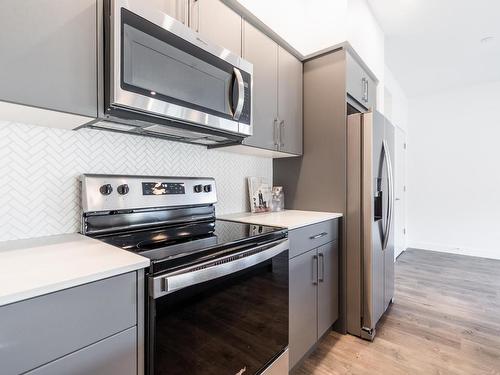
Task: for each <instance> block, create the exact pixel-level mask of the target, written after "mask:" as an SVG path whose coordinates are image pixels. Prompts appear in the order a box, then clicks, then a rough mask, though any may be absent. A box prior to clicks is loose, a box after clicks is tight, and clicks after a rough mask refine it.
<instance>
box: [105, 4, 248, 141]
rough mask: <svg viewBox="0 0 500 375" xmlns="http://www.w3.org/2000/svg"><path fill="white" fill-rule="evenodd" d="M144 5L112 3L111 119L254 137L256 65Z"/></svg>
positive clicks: (110, 51) (109, 85)
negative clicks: (122, 116) (119, 116)
mask: <svg viewBox="0 0 500 375" xmlns="http://www.w3.org/2000/svg"><path fill="white" fill-rule="evenodd" d="M145 3H147V2H144V1H143V0H108V3H107V7H108V8H107V10H106V13H109V17H110V18H109V21H110V25H109V32H108V33H107V34H108V39H107V42H108V43H107V45H106V49H107V58H108V62H107V67H108V71H107V73H108V75H109V78H108V93H107V95H106V97H107V100H108V102H109V103H107V108H108V112H109V113H112V109H113V108H116V109H125V110H127V109H128V110H133V111H137V112H140V113H146V114H149V115H154V116H159V117H162V118H167V119H170V120H174V121H180V122H184V123H190V124H197V125H201V126H204V127H207V128H211V129H216V130H222V131H229V132H232V133H237V134H241V135H251V134H252V126H251V103H250V101H251V88H252V87H251V86H252V71H253V67H252V64H250V63H249V62H247V61H245V60H243V59H242V58H241V57H239V56H237V55H235V54H233V53H231V52H230V51H228V50H226V49H224V48H221V47H217V46H215V45H211V44H210V43H208V42H206V41H204V40H202V39H201V38H200V36H199V35H198V34H197V33H195V32H194V31H193V30H191V29H189V28H188V27H186V26H185V25H183V24H182V23H181V22H178V21H177V20H175V19H173V18H171V17H169V16H168V15H166V14H164V13H162V12H161V11H159V10H156V9H155V8H153V7H151V5H149V6H148V4H145ZM146 130H147V129H146Z"/></svg>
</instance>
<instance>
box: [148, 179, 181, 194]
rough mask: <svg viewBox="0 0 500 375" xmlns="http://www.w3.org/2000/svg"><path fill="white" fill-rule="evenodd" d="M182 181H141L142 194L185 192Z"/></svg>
mask: <svg viewBox="0 0 500 375" xmlns="http://www.w3.org/2000/svg"><path fill="white" fill-rule="evenodd" d="M185 186H186V184H184V183H183V182H143V183H142V195H169V194H186V188H185Z"/></svg>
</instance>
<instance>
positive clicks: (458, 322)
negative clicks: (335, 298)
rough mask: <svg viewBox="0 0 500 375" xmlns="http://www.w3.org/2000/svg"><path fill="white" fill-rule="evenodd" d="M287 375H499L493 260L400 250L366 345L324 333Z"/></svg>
mask: <svg viewBox="0 0 500 375" xmlns="http://www.w3.org/2000/svg"><path fill="white" fill-rule="evenodd" d="M293 374H294V375H305V374H315V375H326V374H329V375H330V374H387V375H389V374H426V375H427V374H429V375H431V374H466V375H476V374H500V261H498V260H490V259H484V258H474V257H467V256H462V255H454V254H445V253H438V252H431V251H422V250H414V249H410V250H407V251H406V252H405V253H403V254H402V255H401V256H400V257H399V258H398V260H397V262H396V292H395V298H394V304H393V305H392V306H391V307H390V308H389V310H388V312H387V314H386V315H385V316H384V317H383V318H382V320H381V322H380V323H379V326H378V330H377V336H376V338H375V340H374V342H372V343H370V342H367V341H364V340H361V339H359V338H356V337H353V336H350V335H340V334H338V333H336V332H331V333H330V334H329V335H327V336H326V337H324V338H323V340H322V341H321V343H320V344H319V346H318V348H317V349H316V350H315V351H314V352H313V353H312V354H311V355H310V356H309V358H307V359H306V360H305V361H304V362H303V364H302V365H301V366H300V367H299V368H297V369H296V371H294V372H293Z"/></svg>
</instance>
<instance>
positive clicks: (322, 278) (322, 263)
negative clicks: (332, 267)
mask: <svg viewBox="0 0 500 375" xmlns="http://www.w3.org/2000/svg"><path fill="white" fill-rule="evenodd" d="M318 256H319V262H320V266H319V269H320V270H321V274H320V275H319V276H318V281H319V282H320V283H322V282H323V281H325V255H324V254H323V253H319V255H318ZM318 273H319V271H318Z"/></svg>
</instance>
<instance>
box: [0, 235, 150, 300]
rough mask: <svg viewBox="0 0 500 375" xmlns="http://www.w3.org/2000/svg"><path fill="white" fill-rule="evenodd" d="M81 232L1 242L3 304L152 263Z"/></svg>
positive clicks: (0, 271) (0, 296)
mask: <svg viewBox="0 0 500 375" xmlns="http://www.w3.org/2000/svg"><path fill="white" fill-rule="evenodd" d="M149 263H150V261H149V259H148V258H144V257H142V256H140V255H137V254H134V253H132V252H129V251H126V250H122V249H119V248H117V247H114V246H111V245H107V244H105V243H103V242H101V241H98V240H95V239H92V238H90V237H85V236H82V235H80V234H64V235H58V236H49V237H41V238H33V239H28V240H18V241H6V242H0V306H2V305H6V304H9V303H13V302H18V301H21V300H24V299H27V298H32V297H37V296H40V295H43V294H47V293H52V292H56V291H59V290H62V289H66V288H71V287H74V286H78V285H82V284H85V283H89V282H92V281H96V280H101V279H104V278H107V277H111V276H115V275H119V274H122V273H125V272H131V271H135V270H138V269H142V268H145V267H148V266H149Z"/></svg>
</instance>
